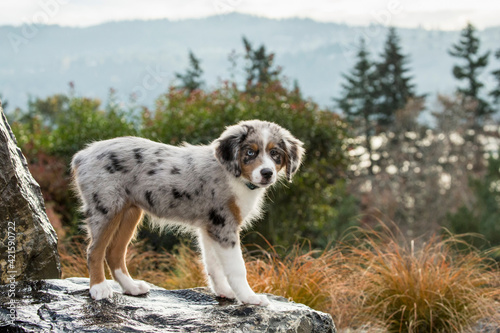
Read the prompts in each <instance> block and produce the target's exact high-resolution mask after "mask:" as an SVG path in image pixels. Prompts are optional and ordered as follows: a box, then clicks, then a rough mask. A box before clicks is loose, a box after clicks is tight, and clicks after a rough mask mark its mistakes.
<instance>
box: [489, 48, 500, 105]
mask: <svg viewBox="0 0 500 333" xmlns="http://www.w3.org/2000/svg"><path fill="white" fill-rule="evenodd" d="M495 57H496V58H497V59H499V60H500V49H499V50H498V51H497V53H496V54H495ZM491 74H493V75H494V76H495V79H496V80H497V86H496V88H494V89H493V90H492V91H491V92H490V96H492V97H493V102H494V103H495V104H500V69H498V70H496V71H494V72H492V73H491Z"/></svg>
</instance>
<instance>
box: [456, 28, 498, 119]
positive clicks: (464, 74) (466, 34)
mask: <svg viewBox="0 0 500 333" xmlns="http://www.w3.org/2000/svg"><path fill="white" fill-rule="evenodd" d="M479 45H480V41H479V38H478V37H477V36H476V28H475V27H474V26H473V25H472V24H470V23H468V24H467V26H466V27H465V28H464V29H463V30H462V33H461V35H460V40H459V41H458V43H457V44H453V45H452V48H451V50H449V51H448V53H449V54H450V55H451V56H452V57H455V58H459V59H461V60H464V62H465V63H464V64H463V65H462V66H459V65H455V66H453V76H454V77H455V78H456V79H457V80H459V81H465V82H466V83H467V86H466V87H465V88H461V87H459V88H458V89H457V92H458V93H460V94H462V95H464V96H466V97H469V98H472V99H474V100H475V101H477V103H478V105H477V108H476V115H475V116H476V117H475V119H476V125H475V126H476V127H477V126H478V124H479V123H480V122H481V121H482V120H483V119H484V117H485V116H487V115H489V114H491V113H492V112H493V110H492V109H491V107H490V106H489V104H488V102H486V101H485V100H483V99H482V98H481V97H480V96H479V93H480V90H481V88H482V87H483V86H484V84H483V83H482V82H480V81H479V74H480V73H481V71H482V69H483V68H484V67H486V66H487V65H488V57H489V55H490V52H489V51H488V52H486V53H484V54H483V55H480V54H478V52H479Z"/></svg>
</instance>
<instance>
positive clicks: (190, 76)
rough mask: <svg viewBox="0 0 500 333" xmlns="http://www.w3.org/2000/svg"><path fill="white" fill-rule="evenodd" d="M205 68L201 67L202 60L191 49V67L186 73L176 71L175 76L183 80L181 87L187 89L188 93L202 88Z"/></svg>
mask: <svg viewBox="0 0 500 333" xmlns="http://www.w3.org/2000/svg"><path fill="white" fill-rule="evenodd" d="M202 74H203V70H202V69H201V67H200V60H199V59H197V58H196V57H195V55H194V54H193V52H192V51H189V68H188V69H187V70H186V73H185V74H180V73H175V77H177V78H178V79H180V80H181V82H182V83H181V84H180V85H179V86H178V88H179V89H186V91H187V92H188V93H191V92H193V91H194V90H197V89H200V88H201V86H202V85H203V83H204V82H203V80H202V79H201V75H202Z"/></svg>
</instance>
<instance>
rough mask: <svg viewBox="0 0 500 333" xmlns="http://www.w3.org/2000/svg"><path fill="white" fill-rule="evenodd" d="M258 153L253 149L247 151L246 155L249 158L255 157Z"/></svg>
mask: <svg viewBox="0 0 500 333" xmlns="http://www.w3.org/2000/svg"><path fill="white" fill-rule="evenodd" d="M255 154H256V152H255V150H253V149H247V152H246V155H247V156H249V157H253V156H255Z"/></svg>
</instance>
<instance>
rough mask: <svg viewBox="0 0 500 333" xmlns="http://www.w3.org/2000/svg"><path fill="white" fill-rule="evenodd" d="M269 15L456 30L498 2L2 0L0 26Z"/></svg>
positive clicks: (490, 19)
mask: <svg viewBox="0 0 500 333" xmlns="http://www.w3.org/2000/svg"><path fill="white" fill-rule="evenodd" d="M235 11H236V12H240V13H248V14H254V15H259V16H265V17H270V18H288V17H307V18H311V19H314V20H318V21H325V22H337V23H347V24H350V25H368V24H370V23H381V24H384V25H394V26H398V27H419V26H420V27H424V28H427V29H443V30H459V29H461V28H463V27H464V26H465V24H466V23H467V22H468V21H470V22H472V23H473V24H474V25H475V26H476V27H478V28H479V29H484V28H486V27H491V26H500V0H454V1H443V0H441V1H439V0H300V1H297V0H142V1H127V0H1V2H0V25H6V24H13V25H20V24H23V23H40V22H42V23H49V24H59V25H65V26H89V25H96V24H99V23H103V22H109V21H120V20H131V19H161V18H168V19H173V20H179V19H186V18H199V17H206V16H211V15H217V14H225V13H229V12H235Z"/></svg>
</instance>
